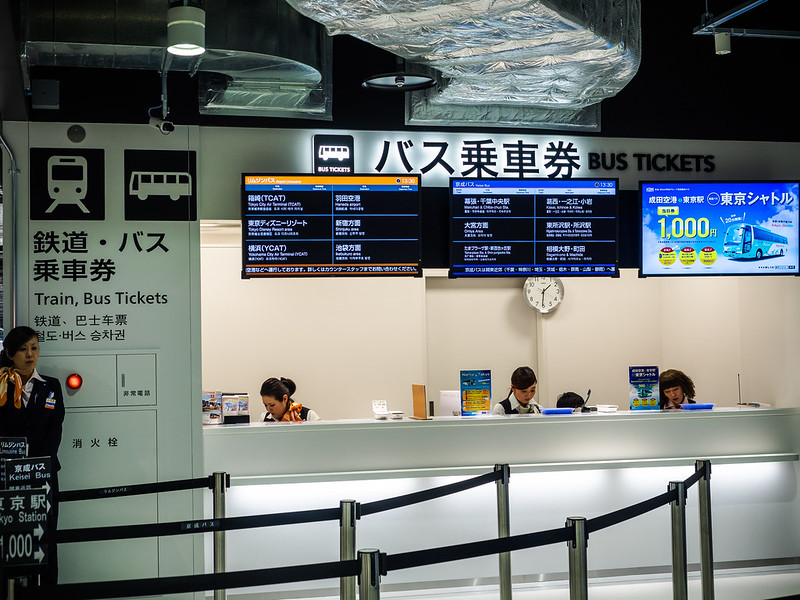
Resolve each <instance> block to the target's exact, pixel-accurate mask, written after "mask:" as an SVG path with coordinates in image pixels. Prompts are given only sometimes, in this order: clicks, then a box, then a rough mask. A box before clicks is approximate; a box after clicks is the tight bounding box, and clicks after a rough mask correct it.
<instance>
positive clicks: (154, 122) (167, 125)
mask: <svg viewBox="0 0 800 600" xmlns="http://www.w3.org/2000/svg"><path fill="white" fill-rule="evenodd" d="M150 126H151V127H155V128H156V129H158V130H159V131H160V132H161V133H163V134H164V135H168V134H170V133H172V132H173V131H175V123H173V122H172V121H165V120H164V119H159V118H157V117H150Z"/></svg>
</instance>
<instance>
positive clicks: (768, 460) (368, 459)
mask: <svg viewBox="0 0 800 600" xmlns="http://www.w3.org/2000/svg"><path fill="white" fill-rule="evenodd" d="M203 438H204V466H205V473H207V474H210V473H212V472H215V471H224V472H227V473H230V474H231V479H232V487H231V489H230V490H229V491H228V514H229V516H237V515H252V514H266V513H279V512H288V511H294V510H306V509H317V508H330V507H334V506H338V504H339V500H341V499H355V500H357V501H358V502H362V503H366V502H370V501H374V500H381V499H384V498H391V497H393V496H398V495H401V494H405V493H409V492H412V491H418V490H421V489H428V488H431V487H435V486H438V485H443V484H446V483H451V482H454V481H458V480H463V479H467V478H469V477H473V476H475V475H478V474H482V473H486V472H488V471H490V470H491V469H492V467H493V465H495V464H502V463H507V464H509V465H511V483H510V501H511V533H512V534H520V533H528V532H534V531H541V530H545V529H549V528H553V527H561V526H563V525H564V520H565V518H566V517H568V516H585V517H587V518H593V517H596V516H599V515H602V514H606V513H608V512H611V511H613V510H616V509H619V508H623V507H626V506H629V505H632V504H635V503H637V502H640V501H642V500H645V499H647V498H651V497H653V496H656V495H658V494H661V493H663V492H665V491H666V490H667V484H668V482H669V481H677V480H683V479H686V478H687V477H689V476H690V475H691V474H692V473H693V471H694V461H695V459H701V458H702V459H710V460H711V461H712V477H711V489H712V496H711V497H712V515H713V520H714V527H713V533H714V544H715V548H714V553H715V554H714V556H715V561H716V562H717V564H718V568H719V566H744V565H753V564H776V563H780V562H782V561H783V562H786V561H793V560H797V557H800V493H798V492H799V491H800V487H799V486H798V480H800V472H799V471H798V464H799V463H798V454H800V409H797V408H790V409H751V408H728V409H725V408H723V409H714V410H712V411H680V412H677V411H676V412H668V413H661V412H627V411H625V412H618V413H609V414H599V413H582V414H569V415H547V416H543V415H532V416H527V415H525V416H510V417H480V418H453V417H442V418H435V419H433V420H429V421H415V420H411V419H408V418H405V419H403V420H401V421H392V420H387V421H377V420H374V419H365V420H351V421H318V422H312V423H298V424H291V423H286V424H262V423H254V424H249V425H222V426H212V427H206V428H205V429H204V431H203ZM495 493H496V492H495V489H494V485H486V486H482V487H480V488H475V489H472V490H469V491H467V492H462V493H460V494H458V495H453V496H448V497H446V498H441V499H438V500H434V501H430V502H426V503H423V504H418V505H414V506H411V507H406V508H403V509H398V510H395V511H390V512H386V513H379V514H376V515H370V516H369V517H365V518H363V519H361V520H360V521H359V522H358V528H357V529H358V533H357V547H359V548H365V547H374V548H379V549H380V550H381V551H383V552H388V553H394V552H405V551H412V550H421V549H425V548H433V547H438V546H444V545H449V544H457V543H464V542H470V541H476V540H481V539H489V538H493V537H496V534H497V529H496V527H497V525H496V512H495V506H496V505H495ZM696 503H697V492H696V490H695V489H690V490H689V500H688V511H687V528H688V529H687V531H688V539H689V547H688V552H689V561H690V563H694V562H699V544H698V534H697V525H696V523H697V504H696ZM209 510H210V509H209V508H208V507H207V513H208V511H209ZM669 532H670V524H669V509H668V508H666V507H665V508H664V509H662V510H656V511H652V512H651V513H648V514H646V515H642V516H640V517H637V518H635V519H633V520H631V521H626V522H625V523H622V524H620V525H617V526H615V527H613V528H609V529H607V530H602V531H600V532H597V533H596V534H593V535H592V536H591V539H590V541H589V550H588V552H589V554H588V565H589V569H590V572H591V573H594V574H595V575H597V576H602V575H623V574H626V573H633V572H638V573H647V572H651V573H661V572H664V571H665V570H668V568H669V567H668V565H669V564H670V542H669V536H670V533H669ZM337 536H338V523H318V524H304V525H297V526H287V527H273V528H265V529H256V530H246V531H242V532H229V533H228V540H229V542H228V565H229V567H228V568H229V569H233V568H234V567H232V565H236V567H235V568H236V569H257V568H263V567H266V566H278V565H282V564H287V565H288V564H308V563H313V562H324V561H330V560H337V559H338V537H337ZM207 556H210V549H209V550H208V553H207ZM209 560H210V559H209ZM265 561H266V562H265ZM566 571H567V555H566V550H565V549H563V548H561V547H560V546H559V547H558V548H555V547H554V546H553V547H548V548H536V549H530V550H523V551H519V552H515V553H513V555H512V573H513V575H514V578H515V579H514V580H515V581H516V582H519V581H526V580H531V581H532V580H539V579H542V578H544V579H547V578H559V577H563V576H564V574H565V573H566ZM496 576H497V559H496V557H494V556H492V557H486V558H481V559H472V560H468V561H462V562H458V563H444V564H441V565H435V566H429V567H420V568H417V569H409V570H406V571H399V572H394V573H389V575H388V576H387V577H385V578H384V580H383V584H384V585H385V586H387V587H386V589H397V590H401V589H414V588H426V587H434V586H440V585H472V584H474V583H476V582H483V583H486V582H492V581H495V580H496ZM445 582H446V583H445ZM336 586H337V584H336V582H331V581H327V582H324V581H323V582H308V583H305V584H297V585H295V586H281V587H280V590H281V593H282V594H290V595H289V596H285V597H291V594H292V593H298V594H299V593H301V592H300V590H309V589H310V588H322V589H327V590H333V592H332V593H333V595H335V590H336V589H338V588H337V587H336ZM276 590H278V588H275V589H272V588H270V589H269V590H268V592H267V595H265V596H263V597H264V598H269V597H272V596H271V595H270V594H271V593H273V592H276ZM292 590H295V592H292Z"/></svg>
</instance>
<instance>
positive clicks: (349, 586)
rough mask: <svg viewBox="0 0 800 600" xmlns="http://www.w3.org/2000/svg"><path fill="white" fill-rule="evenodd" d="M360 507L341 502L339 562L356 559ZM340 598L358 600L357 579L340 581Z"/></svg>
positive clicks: (347, 578)
mask: <svg viewBox="0 0 800 600" xmlns="http://www.w3.org/2000/svg"><path fill="white" fill-rule="evenodd" d="M359 508H360V505H359V504H358V503H357V502H356V501H355V500H340V501H339V511H340V512H339V560H341V561H345V560H355V558H356V520H357V519H358V518H359V517H360V516H361V515H360V514H359ZM339 598H341V599H342V600H355V599H356V578H355V577H354V576H351V577H342V578H340V579H339Z"/></svg>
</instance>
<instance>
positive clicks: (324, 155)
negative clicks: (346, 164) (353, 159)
mask: <svg viewBox="0 0 800 600" xmlns="http://www.w3.org/2000/svg"><path fill="white" fill-rule="evenodd" d="M319 157H320V158H321V159H322V160H330V159H332V158H335V159H336V160H338V161H340V162H341V161H343V160H347V159H349V158H350V148H348V147H347V146H320V147H319Z"/></svg>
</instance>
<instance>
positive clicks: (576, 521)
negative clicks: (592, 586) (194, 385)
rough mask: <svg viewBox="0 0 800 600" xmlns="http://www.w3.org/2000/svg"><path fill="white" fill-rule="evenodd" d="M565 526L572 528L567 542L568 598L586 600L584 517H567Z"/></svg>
mask: <svg viewBox="0 0 800 600" xmlns="http://www.w3.org/2000/svg"><path fill="white" fill-rule="evenodd" d="M566 527H570V528H572V530H573V534H572V539H571V540H569V541H568V542H567V548H569V600H587V599H588V598H589V575H588V570H587V566H586V546H587V540H588V535H587V533H586V518H585V517H567V522H566Z"/></svg>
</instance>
